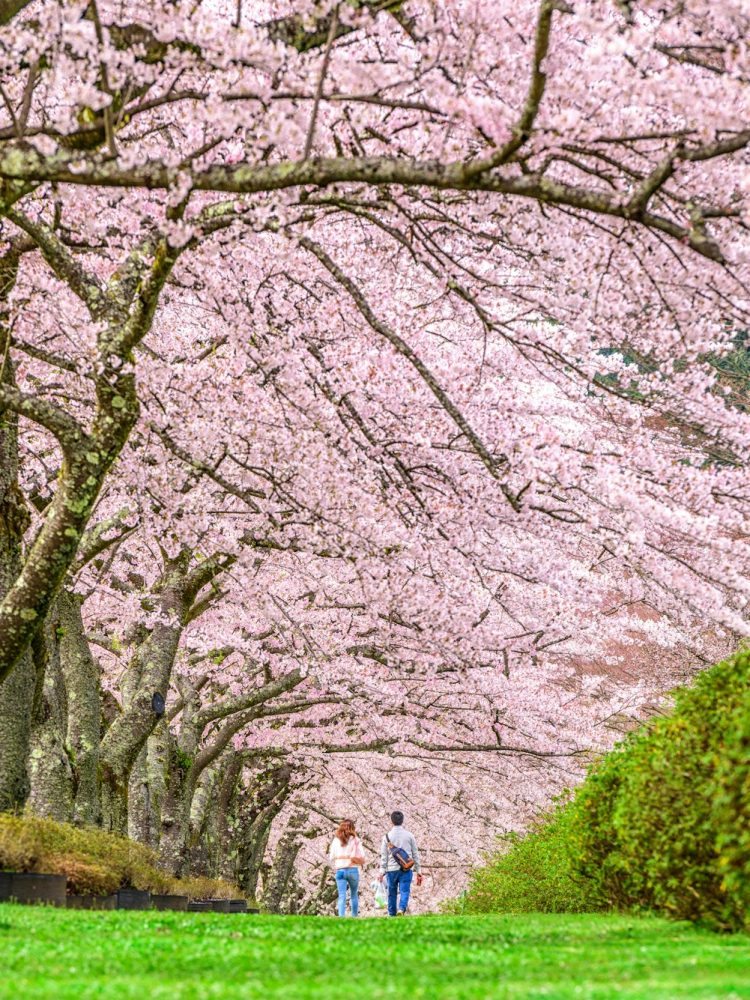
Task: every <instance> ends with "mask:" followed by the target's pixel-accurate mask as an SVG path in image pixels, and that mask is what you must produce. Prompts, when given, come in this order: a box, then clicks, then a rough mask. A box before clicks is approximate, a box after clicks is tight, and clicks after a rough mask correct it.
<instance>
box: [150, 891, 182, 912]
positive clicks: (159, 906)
mask: <svg viewBox="0 0 750 1000" xmlns="http://www.w3.org/2000/svg"><path fill="white" fill-rule="evenodd" d="M151 905H152V906H153V908H154V909H155V910H187V908H188V898H187V896H170V895H162V894H157V895H155V896H151Z"/></svg>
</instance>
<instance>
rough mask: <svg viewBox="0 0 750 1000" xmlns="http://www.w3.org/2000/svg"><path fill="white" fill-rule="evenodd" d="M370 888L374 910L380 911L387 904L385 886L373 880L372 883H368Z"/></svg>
mask: <svg viewBox="0 0 750 1000" xmlns="http://www.w3.org/2000/svg"><path fill="white" fill-rule="evenodd" d="M370 886H371V887H372V889H373V891H374V893H375V908H376V909H378V910H382V909H383V908H384V907H385V904H386V903H387V902H388V900H387V898H386V895H385V885H384V884H383V883H382V882H379V881H378V880H377V879H373V880H372V882H371V883H370Z"/></svg>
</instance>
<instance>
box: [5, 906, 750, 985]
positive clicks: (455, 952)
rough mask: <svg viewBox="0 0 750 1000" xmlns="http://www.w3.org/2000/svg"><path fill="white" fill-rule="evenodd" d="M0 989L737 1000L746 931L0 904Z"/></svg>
mask: <svg viewBox="0 0 750 1000" xmlns="http://www.w3.org/2000/svg"><path fill="white" fill-rule="evenodd" d="M0 949H1V950H0V956H1V957H0V997H2V998H5V997H8V998H10V997H13V998H26V997H50V998H52V997H54V998H55V1000H67V998H71V1000H72V998H75V1000H87V998H89V997H96V998H97V1000H99V998H117V1000H124V998H129V997H133V998H138V1000H155V998H164V1000H174V998H191V1000H192V998H195V1000H198V998H200V1000H204V998H210V997H220V998H224V997H248V998H250V997H251V998H256V997H257V998H265V997H269V998H274V997H284V998H290V1000H292V998H294V1000H303V998H304V1000H312V998H315V1000H318V998H320V1000H322V998H325V1000H372V998H378V1000H379V998H385V997H393V998H399V1000H412V998H416V997H428V998H430V1000H470V998H471V1000H475V998H505V997H514V998H515V997H524V998H525V997H552V998H554V1000H558V998H560V1000H562V998H567V997H571V998H572V997H575V998H579V1000H580V998H597V1000H598V998H605V997H628V998H632V997H639V998H640V997H642V998H644V1000H645V998H648V1000H654V998H665V997H668V998H671V997H705V998H707V1000H708V998H711V1000H713V998H718V997H735V998H736V997H740V998H749V1000H750V938H748V937H745V936H742V935H736V936H720V935H715V934H712V933H711V932H709V931H704V930H698V929H695V928H693V927H690V926H686V925H684V924H672V923H667V922H666V921H663V920H658V919H651V918H642V919H638V918H629V917H617V916H600V915H582V916H570V915H566V916H553V915H547V914H539V915H530V916H529V915H524V916H517V917H516V916H488V917H442V916H440V917H438V916H428V917H410V918H406V919H405V920H386V919H382V918H381V919H370V920H359V921H353V920H346V921H344V920H336V919H331V918H326V917H258V916H251V915H245V914H236V915H234V914H233V915H229V914H218V913H216V914H203V913H194V914H193V913H136V912H122V911H121V912H114V913H90V912H88V913H87V912H81V911H66V910H53V909H40V908H32V907H21V906H9V905H7V904H4V905H2V906H0Z"/></svg>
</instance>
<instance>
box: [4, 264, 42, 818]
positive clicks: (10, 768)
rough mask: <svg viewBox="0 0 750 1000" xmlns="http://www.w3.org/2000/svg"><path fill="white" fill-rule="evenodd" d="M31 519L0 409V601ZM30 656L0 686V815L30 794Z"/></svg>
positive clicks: (9, 426)
mask: <svg viewBox="0 0 750 1000" xmlns="http://www.w3.org/2000/svg"><path fill="white" fill-rule="evenodd" d="M18 260H19V255H18V253H14V252H13V251H9V252H7V253H6V254H5V256H4V257H2V258H0V385H4V386H8V387H9V388H11V389H15V377H14V371H13V363H12V360H11V356H10V350H9V347H10V331H9V330H8V328H7V325H6V324H7V313H6V309H5V304H6V302H7V297H8V295H9V293H10V291H11V290H12V288H13V285H14V284H15V280H16V274H17V272H18ZM29 523H30V516H29V512H28V510H27V508H26V503H25V500H24V497H23V494H22V493H21V490H20V489H19V485H18V415H17V414H16V413H15V412H13V411H12V410H9V409H3V408H2V406H1V405H0V601H1V600H2V598H3V597H4V596H5V594H7V592H8V591H9V590H10V589H11V587H12V586H13V584H14V582H15V580H16V579H17V577H18V573H19V572H20V568H21V546H22V543H23V536H24V533H25V531H26V529H27V527H28V526H29ZM36 680H37V678H36V674H35V671H34V663H33V660H32V657H31V651H30V650H28V649H27V650H26V652H25V653H24V656H23V662H22V663H21V664H20V665H19V669H18V670H17V671H15V672H14V673H13V674H11V675H10V676H8V677H6V678H5V680H2V681H0V811H2V810H6V809H13V808H17V807H19V806H22V805H23V803H24V802H25V801H26V797H27V795H28V792H29V781H28V774H27V760H28V754H29V740H30V736H31V716H32V709H33V702H34V693H35V688H36Z"/></svg>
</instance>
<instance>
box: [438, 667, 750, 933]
mask: <svg viewBox="0 0 750 1000" xmlns="http://www.w3.org/2000/svg"><path fill="white" fill-rule="evenodd" d="M456 905H458V904H456ZM460 907H461V909H463V910H464V911H465V912H488V911H517V912H523V911H531V910H547V911H554V912H563V911H567V912H575V911H581V910H601V909H618V910H634V909H648V910H652V911H657V912H660V913H663V914H667V915H670V916H673V917H675V918H678V919H686V920H692V921H704V922H708V923H710V924H711V925H712V926H714V927H716V928H719V929H724V930H738V929H742V928H746V929H747V928H750V653H748V652H747V651H742V652H740V653H738V654H737V655H736V656H734V657H732V658H730V659H728V660H726V661H724V662H722V663H719V664H718V665H716V666H715V667H713V668H711V669H710V670H707V671H704V672H703V673H702V674H701V675H700V676H699V677H698V679H697V681H696V682H695V684H694V685H693V686H692V687H690V688H686V689H682V690H680V691H679V692H677V694H676V696H675V704H674V709H673V711H671V712H670V713H669V714H668V715H666V716H663V717H659V718H657V719H655V720H651V721H650V722H649V723H648V724H647V725H644V726H642V727H641V728H640V729H638V730H637V731H635V732H634V733H632V734H631V735H630V736H628V737H627V738H626V739H625V740H623V741H622V743H620V744H619V745H618V746H617V747H616V748H615V749H614V750H613V751H611V752H610V753H608V754H605V755H603V757H602V758H601V759H600V760H599V762H598V763H597V764H595V765H594V766H593V767H592V768H591V769H590V771H589V773H588V775H587V777H586V780H585V781H584V782H583V784H582V785H581V786H580V787H579V788H578V790H577V791H576V792H575V793H574V794H572V795H571V796H569V797H568V798H567V800H566V801H564V802H562V803H561V804H559V805H558V808H557V809H556V810H555V811H553V812H552V813H551V814H548V815H547V816H544V817H542V818H541V819H540V821H539V822H538V823H537V824H535V826H534V827H533V828H532V829H531V830H530V831H529V833H528V834H526V835H525V836H523V837H517V836H511V837H509V838H505V843H504V844H503V846H502V847H501V849H500V851H499V852H498V853H497V854H495V855H493V856H492V857H491V858H489V859H488V862H487V863H486V864H485V865H483V866H482V867H481V868H478V869H476V870H475V871H474V872H473V873H472V876H471V881H470V886H469V889H468V892H467V893H466V894H465V896H464V898H463V899H462V901H461V903H460Z"/></svg>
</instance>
